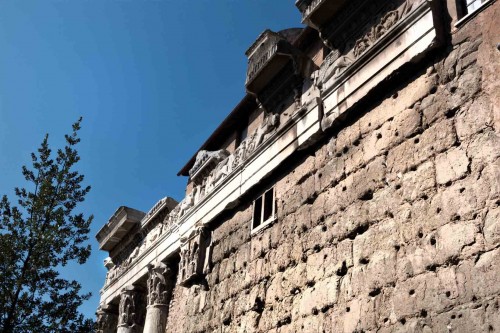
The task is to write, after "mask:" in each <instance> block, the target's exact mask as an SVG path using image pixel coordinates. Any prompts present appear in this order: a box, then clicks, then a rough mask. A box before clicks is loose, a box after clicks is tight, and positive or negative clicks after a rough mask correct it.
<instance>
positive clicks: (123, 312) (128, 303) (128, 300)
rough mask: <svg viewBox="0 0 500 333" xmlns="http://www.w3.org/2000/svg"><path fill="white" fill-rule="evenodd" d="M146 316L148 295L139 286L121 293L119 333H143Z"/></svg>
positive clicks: (125, 289)
mask: <svg viewBox="0 0 500 333" xmlns="http://www.w3.org/2000/svg"><path fill="white" fill-rule="evenodd" d="M145 316H146V293H145V290H144V288H142V287H139V286H127V287H125V288H123V289H122V290H121V292H120V306H119V318H118V332H120V333H125V332H127V333H136V332H142V328H143V327H144V320H145Z"/></svg>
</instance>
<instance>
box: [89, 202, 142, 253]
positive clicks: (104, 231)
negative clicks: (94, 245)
mask: <svg viewBox="0 0 500 333" xmlns="http://www.w3.org/2000/svg"><path fill="white" fill-rule="evenodd" d="M145 215H146V214H145V213H144V212H141V211H140V210H137V209H133V208H130V207H126V206H121V207H119V208H118V209H117V210H116V212H115V213H114V214H113V216H111V218H110V219H109V221H108V223H106V224H105V225H104V226H103V227H102V228H101V230H99V232H98V233H97V235H96V238H97V241H98V242H99V249H101V250H105V251H111V250H112V249H113V248H114V247H115V246H116V245H117V244H118V243H120V241H121V240H122V239H123V237H125V235H127V234H128V233H129V231H130V230H132V228H134V226H136V225H139V223H140V221H141V220H142V218H143V217H144V216H145Z"/></svg>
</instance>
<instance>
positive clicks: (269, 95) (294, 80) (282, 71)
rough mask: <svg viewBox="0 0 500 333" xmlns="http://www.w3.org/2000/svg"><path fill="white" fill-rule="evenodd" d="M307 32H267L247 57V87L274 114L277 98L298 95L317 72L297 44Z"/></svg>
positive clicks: (289, 30)
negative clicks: (311, 74)
mask: <svg viewBox="0 0 500 333" xmlns="http://www.w3.org/2000/svg"><path fill="white" fill-rule="evenodd" d="M302 31H303V29H300V28H297V29H287V30H283V31H280V32H274V31H271V30H269V29H268V30H265V31H264V32H263V33H261V34H260V36H259V37H258V38H257V40H256V41H255V42H254V43H253V44H252V46H250V48H249V49H248V50H247V52H246V53H245V54H246V55H247V57H248V70H247V76H246V82H245V87H246V90H247V92H248V93H250V94H252V95H253V96H255V97H256V98H257V100H258V101H259V102H260V104H261V105H262V106H263V107H264V109H266V110H267V111H269V112H273V111H274V110H273V109H274V107H275V106H276V103H277V101H278V102H279V100H281V99H282V98H279V97H276V96H279V95H284V94H287V93H290V92H292V91H293V90H294V89H295V91H296V92H295V93H296V94H297V92H298V91H300V85H301V83H302V81H303V79H304V78H307V77H308V76H309V75H310V73H311V72H312V71H313V70H315V69H316V65H315V64H314V63H313V61H312V60H311V59H309V58H307V57H306V56H305V55H304V54H303V53H302V52H301V51H300V50H299V49H298V48H297V47H295V46H294V45H293V41H294V40H296V39H297V37H298V36H299V35H300V33H301V32H302Z"/></svg>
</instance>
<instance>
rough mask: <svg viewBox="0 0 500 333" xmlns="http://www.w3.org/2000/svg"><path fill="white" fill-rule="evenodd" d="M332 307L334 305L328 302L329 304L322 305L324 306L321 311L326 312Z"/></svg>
mask: <svg viewBox="0 0 500 333" xmlns="http://www.w3.org/2000/svg"><path fill="white" fill-rule="evenodd" d="M331 308H332V305H330V304H327V305H325V306H324V307H322V308H321V312H322V313H326V312H328V310H330V309H331Z"/></svg>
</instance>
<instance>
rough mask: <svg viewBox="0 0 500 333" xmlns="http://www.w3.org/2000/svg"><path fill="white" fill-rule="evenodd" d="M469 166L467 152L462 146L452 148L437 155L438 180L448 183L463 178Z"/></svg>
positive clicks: (438, 181)
mask: <svg viewBox="0 0 500 333" xmlns="http://www.w3.org/2000/svg"><path fill="white" fill-rule="evenodd" d="M468 166H469V159H468V157H467V154H466V153H465V151H464V150H463V149H461V148H460V147H458V148H452V149H450V150H448V151H446V152H444V153H442V154H439V155H438V156H436V181H437V183H438V184H446V183H447V182H451V181H454V180H457V179H459V178H462V177H463V176H464V175H465V174H466V173H467V169H468Z"/></svg>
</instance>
